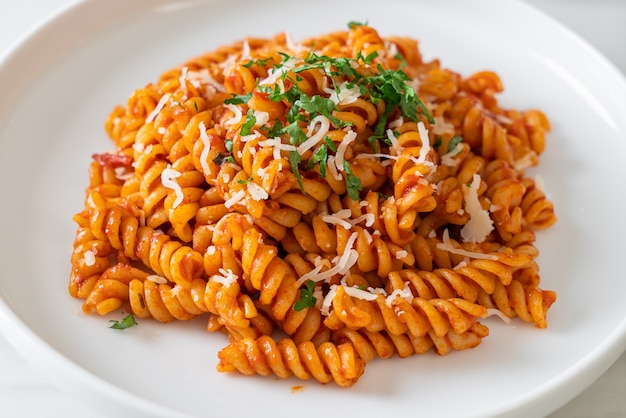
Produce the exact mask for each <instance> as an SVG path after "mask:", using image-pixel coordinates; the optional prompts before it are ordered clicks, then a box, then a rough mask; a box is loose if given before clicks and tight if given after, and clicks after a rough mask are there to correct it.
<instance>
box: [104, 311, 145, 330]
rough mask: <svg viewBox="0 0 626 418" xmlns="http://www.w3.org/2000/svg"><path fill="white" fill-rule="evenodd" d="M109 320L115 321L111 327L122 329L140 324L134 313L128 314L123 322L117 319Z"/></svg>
mask: <svg viewBox="0 0 626 418" xmlns="http://www.w3.org/2000/svg"><path fill="white" fill-rule="evenodd" d="M109 322H112V323H113V325H111V326H110V327H109V328H113V329H119V330H122V331H123V330H125V329H126V328H130V327H132V326H135V325H138V324H137V321H135V317H134V316H133V314H132V313H131V314H128V315H127V316H126V317H125V318H124V319H122V321H121V322H120V321H118V320H117V319H112V320H110V321H109Z"/></svg>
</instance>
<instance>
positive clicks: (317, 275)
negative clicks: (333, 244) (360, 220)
mask: <svg viewBox="0 0 626 418" xmlns="http://www.w3.org/2000/svg"><path fill="white" fill-rule="evenodd" d="M357 235H358V234H357V233H356V232H353V233H352V235H350V238H348V241H347V242H346V248H345V249H344V251H343V254H342V255H341V257H335V259H334V260H332V262H333V263H334V264H335V265H334V266H332V267H331V268H330V269H328V270H326V271H321V269H322V264H321V263H320V262H319V261H318V260H317V259H316V263H317V264H316V266H315V268H314V269H313V270H311V271H310V272H308V273H306V274H304V275H302V277H300V278H299V279H298V280H297V281H296V284H297V285H298V286H301V285H302V284H303V283H306V282H307V281H309V280H313V281H314V282H320V281H322V280H328V279H330V278H331V277H333V276H334V275H335V274H346V273H348V271H349V270H350V268H351V267H352V266H353V265H354V264H355V263H356V261H357V259H358V258H359V253H358V252H357V251H356V250H355V249H353V248H352V246H353V245H354V242H355V241H356V238H357Z"/></svg>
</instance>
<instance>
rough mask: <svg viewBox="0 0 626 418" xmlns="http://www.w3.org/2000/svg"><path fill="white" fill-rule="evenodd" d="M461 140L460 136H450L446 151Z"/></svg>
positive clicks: (451, 149)
mask: <svg viewBox="0 0 626 418" xmlns="http://www.w3.org/2000/svg"><path fill="white" fill-rule="evenodd" d="M462 141H463V137H462V136H455V137H454V138H452V139H451V140H450V142H448V152H452V151H453V150H454V149H455V148H456V146H457V145H458V144H459V142H462Z"/></svg>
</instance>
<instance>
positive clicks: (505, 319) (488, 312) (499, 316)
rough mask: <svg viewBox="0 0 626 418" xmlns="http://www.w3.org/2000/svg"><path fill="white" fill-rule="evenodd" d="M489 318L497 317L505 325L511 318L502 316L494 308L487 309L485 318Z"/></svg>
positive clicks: (500, 312)
mask: <svg viewBox="0 0 626 418" xmlns="http://www.w3.org/2000/svg"><path fill="white" fill-rule="evenodd" d="M490 316H497V317H498V318H500V319H501V320H503V321H504V322H505V323H507V324H508V323H510V322H511V318H509V317H508V316H506V315H505V314H503V313H502V311H500V310H499V309H496V308H487V317H490Z"/></svg>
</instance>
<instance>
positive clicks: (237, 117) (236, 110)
mask: <svg viewBox="0 0 626 418" xmlns="http://www.w3.org/2000/svg"><path fill="white" fill-rule="evenodd" d="M224 107H226V108H227V109H228V110H230V111H231V112H233V113H234V115H233V117H232V118H230V119H229V120H227V121H226V122H224V126H232V125H236V124H238V123H239V122H241V118H242V117H243V113H241V109H239V107H237V106H235V105H234V104H227V105H224Z"/></svg>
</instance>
